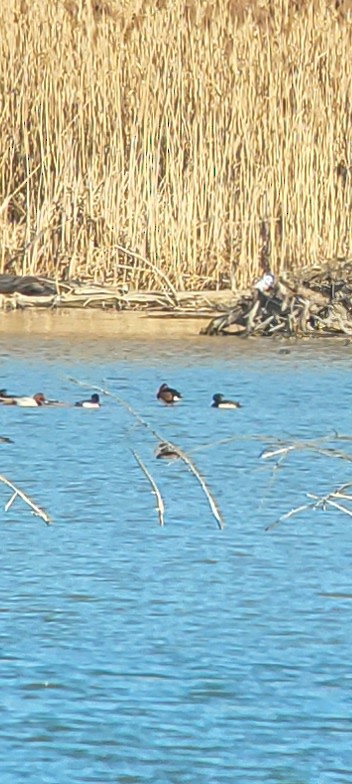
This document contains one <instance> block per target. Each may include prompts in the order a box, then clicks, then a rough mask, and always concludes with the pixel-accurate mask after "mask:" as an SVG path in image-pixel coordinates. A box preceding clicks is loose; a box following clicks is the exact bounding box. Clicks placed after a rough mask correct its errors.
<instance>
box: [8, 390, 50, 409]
mask: <svg viewBox="0 0 352 784" xmlns="http://www.w3.org/2000/svg"><path fill="white" fill-rule="evenodd" d="M1 391H2V392H4V391H5V390H1ZM46 402H47V401H46V398H45V395H43V393H42V392H36V394H35V395H32V396H28V395H11V396H10V395H5V397H2V398H0V403H1V404H2V405H4V406H21V407H22V408H36V407H37V406H44V405H45V404H46Z"/></svg>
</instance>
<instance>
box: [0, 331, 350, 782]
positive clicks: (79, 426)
mask: <svg viewBox="0 0 352 784" xmlns="http://www.w3.org/2000/svg"><path fill="white" fill-rule="evenodd" d="M280 345H281V344H279V343H277V344H276V343H273V344H270V343H268V342H264V343H263V342H261V341H259V342H249V343H248V344H245V345H243V343H237V342H236V341H235V340H232V339H229V340H221V339H216V338H215V339H208V338H199V339H198V340H194V341H193V340H173V341H172V340H163V341H161V342H158V343H156V342H155V343H153V342H151V341H147V340H146V341H145V342H143V341H140V342H134V341H132V340H122V339H121V340H118V339H116V338H115V339H114V340H100V341H98V340H90V339H89V338H87V340H86V341H84V340H80V341H79V342H77V343H76V344H75V343H74V342H72V341H68V340H67V341H65V340H45V339H39V338H35V337H31V336H23V338H18V337H17V338H15V337H12V338H11V337H10V338H9V337H7V338H2V339H1V341H0V373H1V386H3V387H6V388H7V389H8V390H10V391H11V392H13V391H15V392H19V393H34V392H36V391H44V392H45V393H46V394H47V396H48V397H58V398H61V399H64V400H70V401H75V400H79V399H80V398H82V397H85V396H87V394H88V393H90V388H88V389H82V388H79V387H77V386H75V385H74V384H73V383H72V382H71V381H69V380H68V379H69V378H70V377H75V378H77V379H80V380H82V381H86V382H87V383H88V385H94V384H96V385H102V386H105V387H106V388H108V389H109V390H110V391H111V392H114V393H116V394H118V395H120V396H121V397H122V398H124V400H128V402H129V403H130V405H131V406H133V407H134V408H135V409H136V410H137V411H138V413H139V414H140V415H141V416H142V417H143V419H144V421H145V422H146V423H147V424H148V425H149V429H148V428H147V427H143V426H142V425H140V424H138V423H136V421H135V419H134V418H133V417H132V416H131V414H130V413H128V411H126V410H125V409H124V408H122V407H121V406H119V405H117V403H116V402H115V401H114V400H112V399H111V398H108V397H106V398H103V407H102V408H101V409H100V410H99V411H87V410H79V409H74V408H72V409H49V410H42V409H37V410H29V409H27V410H26V409H18V408H15V407H2V408H0V433H1V434H2V435H7V436H9V437H11V438H12V439H13V441H14V444H1V445H0V456H1V473H3V474H5V475H6V476H7V477H9V478H10V479H11V480H12V481H14V482H16V483H17V484H18V485H20V487H22V488H23V489H24V490H26V492H28V493H29V494H30V495H31V497H32V498H33V499H34V500H35V501H36V502H37V503H38V504H40V505H42V506H44V507H45V508H46V509H47V511H48V512H50V514H51V515H52V517H53V525H52V526H51V527H47V526H46V525H45V524H44V523H43V522H42V521H41V520H40V519H38V518H36V517H34V516H32V515H31V513H30V510H29V509H27V507H26V506H24V505H23V504H22V502H21V501H20V500H19V499H17V500H16V501H15V503H14V504H13V506H12V507H11V508H10V509H9V511H8V512H7V513H5V511H2V512H1V536H2V547H1V553H0V558H1V563H0V611H1V612H0V654H1V655H0V687H1V706H2V711H1V724H0V771H1V778H0V780H1V782H2V784H21V782H26V784H38V782H39V783H40V784H67V782H69V783H70V784H78V783H81V782H96V783H97V784H105V782H119V783H121V784H139V783H142V782H143V784H144V783H147V782H148V784H149V783H150V784H169V783H170V784H186V783H188V782H189V783H192V784H194V783H196V784H198V782H199V783H200V784H225V783H226V784H232V783H233V782H239V783H240V784H242V783H243V784H245V783H246V782H253V783H254V782H255V783H256V784H257V783H258V782H270V784H328V783H329V784H330V783H331V782H334V783H336V784H343V783H344V782H349V783H350V782H351V770H352V721H351V715H352V713H351V686H352V669H351V641H352V602H351V599H352V586H351V558H352V537H351V521H350V518H348V517H347V516H345V515H343V514H341V513H340V512H338V511H337V510H334V509H330V510H327V511H325V512H322V511H320V512H319V511H314V510H307V511H305V512H303V513H302V514H301V515H298V516H297V517H294V518H292V519H291V520H287V521H286V522H282V523H281V524H280V525H279V526H278V527H276V528H274V529H273V530H272V531H270V532H267V531H266V530H265V528H266V526H267V525H269V524H270V523H272V522H273V521H274V520H275V519H276V518H277V517H279V516H280V515H281V514H283V513H285V512H287V511H289V510H290V509H291V508H293V507H295V506H298V505H299V504H301V503H305V502H306V500H307V499H306V495H305V494H306V492H310V491H312V492H315V493H318V494H319V493H324V492H327V491H328V490H331V489H332V488H333V487H336V486H337V485H339V484H341V483H342V482H344V481H348V480H349V479H351V473H352V467H350V466H349V464H348V463H347V462H344V461H340V460H334V459H328V458H326V457H323V456H319V455H317V454H314V453H311V452H307V451H300V452H297V453H295V454H294V455H291V456H289V457H288V458H287V460H286V461H284V462H283V463H282V464H281V467H280V468H279V470H273V467H274V462H273V461H271V462H270V461H268V462H267V461H263V460H261V459H260V453H261V452H262V450H263V449H264V448H265V447H268V446H270V444H271V443H274V440H275V438H287V439H290V438H293V439H308V438H314V437H318V436H322V435H326V434H328V433H331V432H332V431H333V430H334V429H335V430H337V431H338V432H339V433H345V434H350V433H351V416H350V410H351V406H350V401H351V382H350V378H351V368H352V353H351V347H350V346H347V345H346V346H345V345H342V344H337V343H333V342H331V343H329V342H326V343H314V344H299V343H298V344H293V345H292V347H291V348H290V353H289V354H283V353H281V351H280ZM162 381H167V382H168V383H169V384H170V385H173V386H176V388H177V389H180V391H181V392H182V393H183V395H184V399H183V401H182V402H181V403H180V404H179V405H178V406H177V407H174V408H171V409H170V408H166V407H162V406H160V405H159V404H158V402H157V401H156V399H155V392H156V390H157V388H158V386H159V385H160V383H161V382H162ZM214 392H223V393H224V394H226V395H227V396H229V397H234V398H236V399H239V400H240V401H241V402H242V403H243V408H242V409H239V410H235V411H216V410H213V409H211V408H210V406H209V404H210V401H211V397H212V395H213V393H214ZM151 429H153V430H156V431H157V432H158V433H159V434H160V435H161V436H162V437H163V438H167V439H170V440H173V441H175V442H176V443H177V444H178V445H179V446H181V447H182V448H183V449H185V450H186V451H187V453H188V454H189V455H190V456H192V459H193V460H194V461H195V463H196V465H197V467H198V469H199V470H200V471H201V473H202V475H203V476H204V477H205V479H206V480H207V482H208V485H209V488H210V489H211V491H212V492H213V494H214V496H215V498H216V500H217V502H218V504H219V507H220V508H221V511H222V514H223V516H224V520H225V528H224V530H223V531H219V529H218V527H217V524H216V521H215V519H214V518H213V516H212V513H211V510H210V507H209V505H208V502H207V500H206V498H205V496H204V494H203V493H202V490H201V488H200V486H199V485H198V483H197V482H196V480H195V479H194V477H193V476H192V475H191V474H190V473H189V471H188V470H187V468H186V467H185V466H184V465H183V464H181V463H180V462H179V461H175V462H173V463H167V462H165V461H161V460H156V459H155V457H154V449H155V446H156V444H157V441H156V440H155V438H154V436H153V434H152V433H151ZM231 436H236V438H235V439H234V440H233V441H228V442H227V443H223V444H217V442H218V441H222V440H223V439H226V438H229V437H231ZM254 436H257V437H258V438H253V437H254ZM265 436H266V437H265ZM337 446H338V448H340V449H345V450H346V451H348V450H349V451H350V453H352V445H351V446H350V445H349V443H348V442H346V443H339V444H337ZM131 449H135V450H136V451H137V452H138V454H139V455H140V457H141V458H142V460H143V461H144V463H145V465H146V466H147V468H148V470H149V471H150V472H151V473H152V475H153V477H154V479H155V481H156V482H157V484H158V486H159V488H160V491H161V492H162V495H163V497H164V501H165V507H166V508H165V526H164V527H163V528H161V527H160V526H159V525H158V517H157V512H156V508H155V507H156V502H155V497H154V496H153V495H152V494H151V491H150V485H149V483H148V481H147V479H146V477H145V476H144V474H143V473H142V471H141V469H140V468H139V466H138V465H137V463H136V461H135V459H134V457H133V455H132V452H131ZM10 495H11V492H9V491H8V489H7V488H6V487H5V486H3V485H1V486H0V500H1V507H2V509H3V506H4V505H5V503H6V501H7V500H8V499H9V498H10Z"/></svg>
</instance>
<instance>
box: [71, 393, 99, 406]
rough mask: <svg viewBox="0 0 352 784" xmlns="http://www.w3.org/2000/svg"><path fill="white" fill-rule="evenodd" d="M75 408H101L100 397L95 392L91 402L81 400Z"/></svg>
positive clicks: (90, 399)
mask: <svg viewBox="0 0 352 784" xmlns="http://www.w3.org/2000/svg"><path fill="white" fill-rule="evenodd" d="M75 406H78V407H79V408H100V400H99V395H97V393H96V392H94V394H93V395H91V397H90V398H89V400H79V401H78V403H75Z"/></svg>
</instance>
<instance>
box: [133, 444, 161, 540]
mask: <svg viewBox="0 0 352 784" xmlns="http://www.w3.org/2000/svg"><path fill="white" fill-rule="evenodd" d="M131 452H132V454H133V457H134V458H135V460H136V462H137V463H138V465H139V467H140V468H141V469H142V471H143V473H144V474H145V476H146V477H147V479H148V481H149V482H150V484H151V486H152V492H153V493H154V495H155V496H156V500H157V511H158V517H159V525H161V526H163V525H164V523H165V520H164V514H165V504H164V501H163V497H162V495H161V492H160V490H159V488H158V485H157V483H156V482H155V480H154V479H153V477H152V475H151V474H150V472H149V471H148V469H147V467H146V466H145V465H144V463H143V461H142V459H141V458H140V457H139V455H138V454H137V452H135V450H134V449H131Z"/></svg>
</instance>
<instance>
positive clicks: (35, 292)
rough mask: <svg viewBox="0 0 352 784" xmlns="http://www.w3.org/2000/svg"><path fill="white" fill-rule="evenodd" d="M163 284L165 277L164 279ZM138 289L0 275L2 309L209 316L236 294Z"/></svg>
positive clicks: (111, 284)
mask: <svg viewBox="0 0 352 784" xmlns="http://www.w3.org/2000/svg"><path fill="white" fill-rule="evenodd" d="M162 284H163V280H162ZM174 292H175V290H174V288H173V287H172V288H170V287H167V286H166V285H163V286H162V289H161V290H155V291H154V290H148V291H137V290H134V289H133V288H129V287H128V286H127V285H123V284H121V285H118V284H116V283H114V282H111V283H109V282H107V283H106V284H99V283H92V282H87V281H80V280H68V281H55V280H50V279H46V278H42V277H34V276H23V277H21V276H19V275H0V309H3V310H6V311H11V310H28V309H33V308H35V309H44V308H46V309H49V310H50V309H53V310H54V309H55V310H62V309H71V310H72V309H74V308H79V309H82V308H83V309H100V310H114V311H124V310H138V311H144V310H145V311H148V313H151V314H156V315H158V316H159V317H161V316H162V315H164V316H166V317H169V316H173V317H175V318H177V317H182V316H185V317H189V316H192V317H199V318H201V317H210V316H211V315H213V314H214V312H216V311H217V310H219V309H221V308H222V307H223V306H224V304H225V303H226V305H228V304H229V303H230V302H231V301H232V299H233V296H232V294H231V291H229V290H226V291H182V292H181V291H180V292H177V294H176V293H174Z"/></svg>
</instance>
